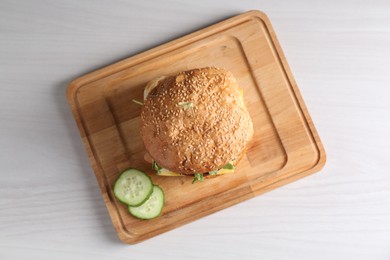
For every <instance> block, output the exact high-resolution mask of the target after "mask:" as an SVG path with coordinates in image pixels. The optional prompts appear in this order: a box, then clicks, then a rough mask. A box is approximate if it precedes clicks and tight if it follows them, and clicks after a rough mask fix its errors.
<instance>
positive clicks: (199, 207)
mask: <svg viewBox="0 0 390 260" xmlns="http://www.w3.org/2000/svg"><path fill="white" fill-rule="evenodd" d="M205 66H216V67H222V68H225V69H227V70H229V71H231V72H232V73H233V74H234V75H235V77H236V78H237V80H238V83H239V85H240V86H241V87H242V88H243V89H244V98H245V102H246V104H247V107H248V110H249V113H250V115H251V117H252V119H253V122H254V130H255V134H254V139H253V141H252V143H251V145H250V148H249V149H248V151H247V153H246V155H245V156H244V158H243V159H242V161H241V163H240V164H239V165H238V167H237V171H236V173H234V174H229V175H224V176H220V177H218V178H215V179H207V180H206V181H204V182H197V183H195V184H192V183H191V181H192V177H160V176H156V175H155V174H154V171H153V170H152V169H151V165H150V164H149V163H147V162H145V161H144V159H143V157H144V153H145V148H144V145H143V143H142V140H141V138H140V135H139V124H140V118H139V115H140V111H141V108H140V106H139V105H137V104H135V103H133V102H131V100H132V99H138V100H142V95H143V89H144V86H145V84H146V83H147V82H148V81H149V80H151V79H153V78H155V77H158V76H161V75H171V74H175V73H178V72H180V71H183V70H187V69H193V68H199V67H205ZM67 97H68V100H69V103H70V106H71V108H72V111H73V114H74V117H75V119H76V122H77V125H78V127H79V129H80V133H81V138H82V141H83V143H84V145H85V148H86V151H87V154H88V156H89V159H90V161H91V164H92V167H93V170H94V172H95V175H96V178H97V181H98V183H99V186H100V189H101V193H102V196H103V199H104V201H105V203H106V205H107V209H108V212H109V214H110V216H111V220H112V223H113V225H114V227H115V229H116V231H117V233H118V236H119V238H120V239H121V240H122V241H123V242H125V243H130V244H132V243H137V242H140V241H143V240H145V239H148V238H151V237H153V236H155V235H158V234H161V233H163V232H166V231H168V230H171V229H174V228H176V227H179V226H181V225H183V224H186V223H189V222H191V221H194V220H197V219H199V218H201V217H204V216H207V215H209V214H211V213H213V212H216V211H219V210H221V209H224V208H227V207H229V206H232V205H234V204H237V203H239V202H242V201H244V200H247V199H250V198H253V197H255V196H257V195H259V194H261V193H263V192H266V191H268V190H271V189H274V188H277V187H279V186H281V185H284V184H286V183H289V182H291V181H294V180H297V179H299V178H302V177H304V176H306V175H308V174H310V173H313V172H316V171H318V170H320V169H321V168H322V166H323V165H324V163H325V151H324V148H323V146H322V144H321V141H320V139H319V136H318V134H317V131H316V130H315V128H314V125H313V122H312V120H311V119H310V116H309V113H308V111H307V109H306V106H305V104H304V103H303V100H302V97H301V95H300V93H299V90H298V87H297V85H296V83H295V81H294V78H293V76H292V73H291V71H290V69H289V67H288V65H287V62H286V59H285V57H284V55H283V53H282V49H281V47H280V45H279V43H278V41H277V39H276V36H275V32H274V31H273V29H272V26H271V24H270V22H269V20H268V18H267V16H266V15H265V14H264V13H262V12H259V11H250V12H247V13H244V14H241V15H238V16H235V17H233V18H230V19H228V20H225V21H223V22H220V23H218V24H215V25H213V26H210V27H208V28H205V29H202V30H200V31H197V32H194V33H192V34H190V35H187V36H185V37H182V38H180V39H177V40H174V41H172V42H169V43H166V44H164V45H161V46H159V47H157V48H154V49H152V50H149V51H146V52H144V53H141V54H138V55H136V56H133V57H130V58H128V59H125V60H123V61H120V62H118V63H115V64H113V65H110V66H108V67H105V68H103V69H100V70H97V71H95V72H92V73H89V74H87V75H85V76H82V77H80V78H77V79H75V80H74V81H72V82H71V83H70V85H69V88H68V92H67ZM129 167H133V168H138V169H140V170H143V171H145V172H146V173H148V174H149V175H150V176H151V178H152V179H153V182H155V183H156V184H158V185H159V186H161V187H162V188H163V190H164V191H165V199H166V205H165V207H164V210H163V212H162V216H161V217H159V218H156V219H153V220H147V221H141V220H138V219H136V218H134V217H132V216H131V215H130V214H129V213H128V212H127V208H126V207H125V206H124V205H122V204H121V203H119V202H118V201H117V200H116V199H115V197H114V195H113V192H112V186H113V184H114V182H115V180H116V178H117V177H118V174H119V173H120V172H122V171H123V170H125V169H127V168H129Z"/></svg>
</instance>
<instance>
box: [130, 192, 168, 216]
mask: <svg viewBox="0 0 390 260" xmlns="http://www.w3.org/2000/svg"><path fill="white" fill-rule="evenodd" d="M163 207H164V192H163V190H162V189H161V188H160V187H159V186H153V192H152V195H150V197H149V198H148V199H147V200H146V201H145V202H144V203H143V204H142V205H140V206H138V207H131V206H130V207H129V212H130V213H131V215H133V216H134V217H136V218H139V219H152V218H155V217H158V216H160V214H161V211H162V209H163Z"/></svg>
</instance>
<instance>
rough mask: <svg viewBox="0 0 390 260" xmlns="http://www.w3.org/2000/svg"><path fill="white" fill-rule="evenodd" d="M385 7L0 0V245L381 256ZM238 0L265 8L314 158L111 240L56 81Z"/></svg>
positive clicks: (192, 254) (150, 252)
mask: <svg viewBox="0 0 390 260" xmlns="http://www.w3.org/2000/svg"><path fill="white" fill-rule="evenodd" d="M206 6H207V8H205V7H206ZM389 8H390V7H389V3H388V1H374V2H368V1H327V2H326V3H321V4H320V3H318V2H314V1H294V2H292V1H260V2H259V1H244V2H242V1H231V2H227V1H212V2H210V1H196V2H195V1H194V2H186V3H179V1H164V2H160V1H156V2H155V1H144V2H137V3H136V2H127V1H110V2H109V3H108V2H105V1H83V2H77V3H76V2H74V3H70V2H68V1H66V2H65V1H56V2H47V1H7V0H4V1H1V2H0V35H1V37H0V46H1V49H0V71H1V73H0V104H2V109H1V110H0V118H1V122H2V123H1V124H0V133H1V134H0V145H1V147H2V149H1V150H0V164H1V166H2V170H1V174H0V178H1V183H2V187H1V189H0V229H1V231H2V232H1V234H0V258H1V259H69V258H71V259H85V258H94V259H107V258H108V257H110V259H124V258H126V259H133V258H136V259H151V258H159V259H172V258H173V257H176V258H177V257H180V258H185V259H208V258H212V259H222V258H223V259H229V258H234V259H236V258H243V259H259V257H263V258H266V259H345V258H347V257H349V258H351V257H353V258H354V259H389V256H390V255H389V254H390V252H389V241H390V222H389V219H390V207H389V205H390V201H389V198H390V196H389V195H390V191H389V183H390V179H389V178H390V177H389V174H388V169H389V160H388V158H389V156H390V154H389V147H390V143H389V142H390V140H389V138H388V136H389V134H388V133H389V132H390V125H389V124H390V123H389V120H387V118H388V115H389V114H390V104H389V102H388V100H389V99H390V98H389V96H390V92H389V88H387V87H386V86H388V85H389V84H390V81H389V76H388V68H389V67H390V64H389V61H390V53H389V48H388V46H389V45H390V37H389V35H390V33H389V28H390V18H389V15H388V14H389ZM250 9H260V10H263V11H264V12H266V13H267V14H268V15H269V17H270V19H271V21H272V24H273V27H274V29H275V31H276V33H277V35H278V39H279V41H280V43H281V46H282V47H283V50H284V53H285V55H286V57H287V60H288V62H289V65H290V67H291V69H292V72H293V74H294V76H295V79H296V81H297V83H298V85H299V88H300V91H301V93H302V96H303V97H304V100H305V103H306V105H307V106H308V108H309V111H310V114H311V116H312V118H313V121H314V123H315V125H316V127H317V128H318V131H319V133H320V135H321V139H322V141H323V142H324V146H325V148H326V151H327V154H328V161H327V164H326V166H325V168H324V169H323V170H322V171H321V172H320V173H318V174H314V175H312V176H310V177H308V178H304V179H301V180H299V181H297V182H294V183H292V184H289V185H286V186H284V187H281V188H278V189H276V190H274V191H272V192H269V193H266V194H264V195H262V196H258V197H256V198H253V199H251V200H249V201H246V202H244V203H240V204H238V205H236V206H233V207H231V208H228V209H225V210H222V211H219V212H218V213H215V214H212V215H210V216H208V217H207V218H202V219H200V220H198V221H195V222H193V223H191V224H188V225H185V226H183V227H181V228H179V229H175V230H174V231H171V232H168V233H165V234H164V235H160V236H157V237H155V238H153V239H151V240H148V241H145V242H143V243H140V244H137V245H135V246H128V245H124V244H121V243H120V242H118V239H117V237H116V234H115V231H114V230H113V228H112V224H111V221H110V218H109V215H108V213H107V210H106V207H105V204H104V202H103V201H102V199H101V195H100V192H99V189H98V185H97V182H96V179H95V176H94V174H93V172H92V170H91V168H90V165H89V162H88V158H87V157H86V155H85V152H84V147H83V146H82V144H81V142H80V139H79V133H78V129H77V126H76V124H75V123H74V120H73V116H72V114H71V112H70V110H69V107H68V104H67V102H66V99H65V98H64V93H65V89H66V86H67V84H68V83H69V81H70V80H72V79H73V78H75V77H77V76H80V75H81V74H85V73H87V72H90V71H94V70H96V69H97V68H101V67H103V66H106V65H108V64H111V63H113V62H115V61H118V60H121V59H124V58H126V57H128V56H129V55H133V54H136V53H139V52H141V51H144V50H147V49H150V48H151V47H154V46H157V45H160V44H161V43H164V42H168V41H169V40H172V39H175V38H177V37H179V36H182V35H185V34H187V33H189V32H192V31H195V30H197V29H199V28H203V27H205V26H207V25H210V24H213V23H215V22H217V21H220V20H223V19H225V18H227V17H230V16H232V15H235V14H238V13H241V12H243V11H246V10H250ZM162 10H164V11H162ZM275 223H277V224H275ZM178 245H180V246H178Z"/></svg>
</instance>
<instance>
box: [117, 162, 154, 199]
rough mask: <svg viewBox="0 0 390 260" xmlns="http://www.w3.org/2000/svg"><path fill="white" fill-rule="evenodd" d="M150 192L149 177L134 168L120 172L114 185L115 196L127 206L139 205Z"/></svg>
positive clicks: (151, 187)
mask: <svg viewBox="0 0 390 260" xmlns="http://www.w3.org/2000/svg"><path fill="white" fill-rule="evenodd" d="M152 192H153V183H152V181H151V179H150V177H149V176H148V175H146V174H145V173H143V172H141V171H139V170H136V169H128V170H126V171H124V172H122V173H121V175H120V176H119V178H118V179H117V180H116V182H115V185H114V194H115V197H117V199H118V200H119V201H121V202H123V203H125V204H127V205H129V206H139V205H141V204H142V203H144V202H145V201H146V200H147V199H148V198H149V196H150V195H151V194H152Z"/></svg>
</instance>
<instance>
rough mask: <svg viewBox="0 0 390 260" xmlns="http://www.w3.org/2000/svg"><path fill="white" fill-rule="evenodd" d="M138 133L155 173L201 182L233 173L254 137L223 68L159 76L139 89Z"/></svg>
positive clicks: (234, 82)
mask: <svg viewBox="0 0 390 260" xmlns="http://www.w3.org/2000/svg"><path fill="white" fill-rule="evenodd" d="M140 133H141V137H142V140H143V142H144V145H145V148H146V151H147V154H146V155H145V159H146V160H147V161H149V162H151V163H152V164H153V168H154V169H155V170H157V174H158V175H162V176H183V175H192V176H194V181H197V180H198V181H203V178H205V177H206V178H209V177H213V176H218V175H222V174H226V173H232V172H234V170H235V167H236V165H237V164H238V162H239V161H240V159H241V158H242V156H243V155H244V153H245V151H246V150H247V148H248V145H249V143H250V140H251V139H252V137H253V123H252V120H251V117H250V115H249V113H248V111H247V109H246V106H245V103H244V98H243V90H242V89H241V88H240V87H239V85H238V83H237V80H236V79H235V77H234V76H233V74H232V73H231V72H229V71H227V70H225V69H221V68H214V67H206V68H199V69H192V70H188V71H183V72H180V73H178V74H176V75H173V76H162V77H158V78H156V79H154V80H152V81H150V82H149V83H148V84H147V85H146V87H145V90H144V102H143V107H142V112H141V123H140Z"/></svg>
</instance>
